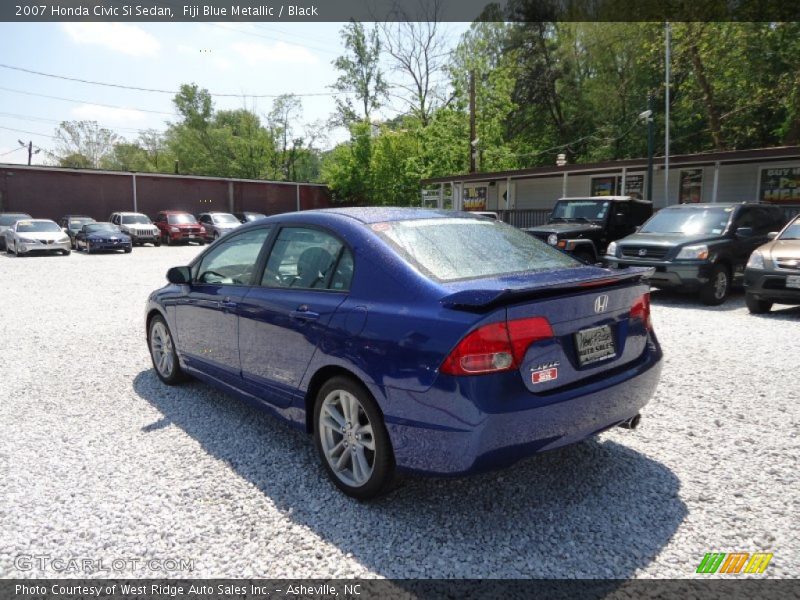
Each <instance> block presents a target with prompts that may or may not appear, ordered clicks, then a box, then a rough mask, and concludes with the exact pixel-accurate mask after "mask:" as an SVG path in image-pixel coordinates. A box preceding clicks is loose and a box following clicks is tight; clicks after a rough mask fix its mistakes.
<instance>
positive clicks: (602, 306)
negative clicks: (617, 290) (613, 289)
mask: <svg viewBox="0 0 800 600" xmlns="http://www.w3.org/2000/svg"><path fill="white" fill-rule="evenodd" d="M607 308H608V296H607V295H606V294H601V295H600V296H598V297H597V298H595V299H594V312H596V313H601V312H606V309H607Z"/></svg>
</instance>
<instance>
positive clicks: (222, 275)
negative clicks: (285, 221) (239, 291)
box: [194, 227, 270, 285]
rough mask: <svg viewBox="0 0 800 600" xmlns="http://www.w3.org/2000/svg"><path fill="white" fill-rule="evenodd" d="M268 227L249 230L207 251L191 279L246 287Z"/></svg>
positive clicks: (199, 281) (267, 232) (267, 234)
mask: <svg viewBox="0 0 800 600" xmlns="http://www.w3.org/2000/svg"><path fill="white" fill-rule="evenodd" d="M269 232H270V228H269V227H263V228H260V229H252V230H250V231H248V232H245V233H242V234H240V235H236V236H234V237H231V238H229V239H226V241H225V242H223V243H221V244H220V245H218V246H215V247H214V248H213V249H212V250H210V251H209V252H208V253H207V254H206V255H205V256H204V257H203V259H202V260H201V261H200V263H198V267H197V270H196V272H195V276H194V279H195V281H196V282H198V283H210V284H214V285H250V282H251V280H252V278H253V273H254V272H255V269H256V262H257V261H258V255H259V253H260V252H261V248H262V247H263V246H264V242H265V241H266V239H267V237H269Z"/></svg>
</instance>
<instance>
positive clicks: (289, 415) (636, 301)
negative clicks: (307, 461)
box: [145, 208, 661, 499]
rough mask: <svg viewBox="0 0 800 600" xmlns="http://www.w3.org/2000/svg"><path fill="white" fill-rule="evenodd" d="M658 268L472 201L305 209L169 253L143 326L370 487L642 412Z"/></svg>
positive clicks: (334, 471)
mask: <svg viewBox="0 0 800 600" xmlns="http://www.w3.org/2000/svg"><path fill="white" fill-rule="evenodd" d="M487 248H491V249H492V252H486V249H487ZM477 257H480V258H477ZM650 271H651V270H650V269H627V270H625V271H612V270H609V269H605V268H601V267H598V266H592V265H585V264H583V263H580V262H579V261H577V260H575V259H574V258H573V257H570V256H568V255H566V254H564V253H562V252H559V251H557V250H555V249H554V248H552V247H550V246H548V245H547V244H545V243H542V242H541V241H539V240H537V239H535V238H533V237H532V236H529V235H527V234H525V233H523V232H522V231H520V230H519V229H516V228H514V227H511V226H510V225H506V224H505V223H502V222H498V221H492V220H490V219H485V218H479V217H473V216H471V215H469V214H468V213H459V212H455V213H454V212H453V211H445V210H436V211H432V210H427V209H408V208H405V209H404V208H349V209H348V208H342V209H329V210H322V211H320V210H311V211H303V212H299V213H287V214H284V215H276V216H272V217H268V218H266V219H261V220H259V221H256V222H254V223H250V224H247V225H242V226H241V228H240V229H238V230H237V231H234V232H232V233H230V234H229V235H227V236H225V237H224V238H222V239H220V240H219V241H218V242H216V243H215V244H214V245H212V246H210V247H209V248H207V249H206V250H205V251H204V252H202V253H201V254H200V255H199V256H198V257H197V258H196V259H195V260H194V261H192V262H191V264H189V265H188V266H184V267H173V268H172V269H170V270H169V272H168V273H167V279H168V281H169V283H168V284H167V285H166V286H165V287H163V288H161V289H159V290H156V291H154V292H153V293H152V294H151V295H150V297H149V299H148V301H147V306H146V324H145V330H146V336H147V343H148V346H149V350H150V354H151V357H152V361H153V365H154V367H155V372H156V374H157V376H158V377H159V378H160V379H161V381H163V382H164V383H166V384H168V385H172V384H176V383H178V382H180V381H181V380H182V379H183V378H184V377H185V376H186V375H194V376H196V377H197V378H199V379H201V380H203V381H205V382H207V383H210V384H212V385H215V386H217V387H219V388H221V389H223V390H225V391H227V392H230V393H232V394H234V395H236V396H238V397H240V398H243V399H245V400H248V401H250V402H252V403H254V404H256V405H257V406H260V407H262V408H266V409H267V410H269V411H271V412H273V413H275V414H277V415H279V416H281V417H283V418H284V419H287V420H288V421H290V422H291V423H292V424H294V425H295V426H297V427H298V428H301V429H304V430H306V431H307V432H308V433H311V434H312V435H313V436H314V440H315V443H316V446H317V449H318V451H319V454H320V460H321V462H322V465H323V468H324V469H325V470H326V472H327V474H328V475H329V476H330V478H331V479H332V480H333V482H334V483H335V484H336V485H337V486H338V487H339V488H340V489H341V490H342V491H344V492H345V493H346V494H349V495H351V496H354V497H357V498H362V499H365V498H369V497H372V496H374V495H376V494H378V493H380V492H381V491H382V490H384V489H386V486H387V485H388V484H389V482H390V481H391V477H392V473H393V472H394V470H395V467H397V468H398V469H403V470H411V471H416V472H421V473H431V474H441V475H457V474H467V473H473V472H477V471H482V470H486V469H492V468H498V467H502V466H506V465H509V464H512V463H514V462H516V461H518V460H520V459H521V458H523V457H526V456H529V455H531V454H534V453H536V452H539V451H543V450H549V449H552V448H556V447H559V446H563V445H566V444H571V443H574V442H577V441H579V440H582V439H584V438H587V437H590V436H593V435H595V434H597V433H599V432H601V431H603V430H605V429H607V428H609V427H613V426H615V425H623V426H628V427H635V426H636V425H637V424H638V419H639V417H638V415H639V410H640V409H641V408H642V406H644V405H645V404H646V403H647V402H648V401H649V399H650V397H651V396H652V394H653V392H654V390H655V387H656V384H657V382H658V378H659V372H660V369H661V363H660V360H661V350H660V347H659V344H658V341H657V339H656V336H655V334H654V333H653V329H652V324H651V322H650V302H649V287H648V286H647V285H646V284H645V283H643V282H642V277H643V276H646V275H647V274H649V273H650Z"/></svg>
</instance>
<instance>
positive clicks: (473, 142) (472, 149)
mask: <svg viewBox="0 0 800 600" xmlns="http://www.w3.org/2000/svg"><path fill="white" fill-rule="evenodd" d="M477 146H478V139H477V138H476V137H475V70H474V69H473V70H471V71H470V72H469V172H470V173H474V172H475V157H476V155H477V154H478V147H477Z"/></svg>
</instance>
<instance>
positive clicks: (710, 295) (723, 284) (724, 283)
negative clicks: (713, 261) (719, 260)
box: [700, 265, 731, 306]
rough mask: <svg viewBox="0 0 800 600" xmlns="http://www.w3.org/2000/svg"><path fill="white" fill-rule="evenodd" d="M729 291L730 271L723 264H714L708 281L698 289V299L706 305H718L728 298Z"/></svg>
mask: <svg viewBox="0 0 800 600" xmlns="http://www.w3.org/2000/svg"><path fill="white" fill-rule="evenodd" d="M730 291H731V273H730V271H728V268H727V267H726V266H725V265H714V268H713V269H712V270H711V277H709V278H708V283H706V284H705V285H704V286H703V287H702V288H701V289H700V300H701V301H702V302H703V304H706V305H708V306H718V305H720V304H722V303H723V302H725V300H727V299H728V294H730Z"/></svg>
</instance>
